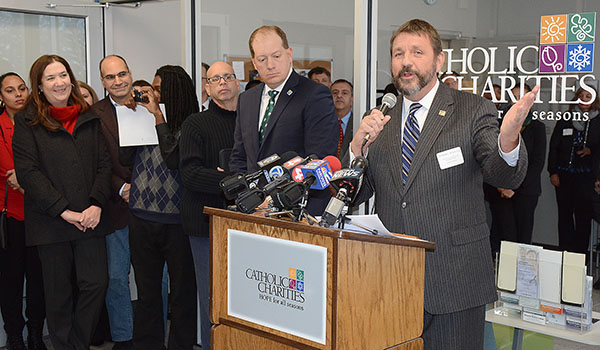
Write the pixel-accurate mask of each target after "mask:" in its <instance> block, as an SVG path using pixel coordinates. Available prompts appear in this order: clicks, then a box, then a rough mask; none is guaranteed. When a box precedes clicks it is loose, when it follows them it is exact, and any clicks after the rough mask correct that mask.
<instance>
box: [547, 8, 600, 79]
mask: <svg viewBox="0 0 600 350" xmlns="http://www.w3.org/2000/svg"><path fill="white" fill-rule="evenodd" d="M595 32H596V13H577V14H568V15H552V16H542V18H541V21H540V48H539V72H540V73H565V72H567V73H588V72H592V71H593V68H594V67H593V62H594V40H595Z"/></svg>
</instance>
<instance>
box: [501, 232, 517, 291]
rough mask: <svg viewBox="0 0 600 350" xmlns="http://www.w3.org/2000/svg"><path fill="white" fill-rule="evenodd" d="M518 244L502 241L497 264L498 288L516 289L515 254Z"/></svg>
mask: <svg viewBox="0 0 600 350" xmlns="http://www.w3.org/2000/svg"><path fill="white" fill-rule="evenodd" d="M518 253H519V244H518V243H514V242H509V241H502V242H501V245H500V263H499V266H498V288H499V289H503V290H507V291H510V292H514V291H515V290H516V289H517V256H518Z"/></svg>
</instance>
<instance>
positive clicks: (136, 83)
mask: <svg viewBox="0 0 600 350" xmlns="http://www.w3.org/2000/svg"><path fill="white" fill-rule="evenodd" d="M131 86H149V87H152V84H150V83H149V82H148V81H146V80H144V79H139V80H136V81H134V82H133V83H132V84H131Z"/></svg>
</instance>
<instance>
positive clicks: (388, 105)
mask: <svg viewBox="0 0 600 350" xmlns="http://www.w3.org/2000/svg"><path fill="white" fill-rule="evenodd" d="M397 101H398V99H397V98H396V95H394V94H392V93H391V92H388V93H387V94H385V95H383V99H382V100H381V106H379V108H378V109H379V110H380V111H381V113H383V115H385V114H386V113H387V112H388V111H389V110H390V109H392V108H394V106H395V105H396V102H397ZM370 137H371V135H369V134H367V135H365V137H364V138H363V143H362V146H361V149H362V148H364V147H365V145H366V144H367V141H369V138H370Z"/></svg>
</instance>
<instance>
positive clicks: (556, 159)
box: [548, 116, 600, 175]
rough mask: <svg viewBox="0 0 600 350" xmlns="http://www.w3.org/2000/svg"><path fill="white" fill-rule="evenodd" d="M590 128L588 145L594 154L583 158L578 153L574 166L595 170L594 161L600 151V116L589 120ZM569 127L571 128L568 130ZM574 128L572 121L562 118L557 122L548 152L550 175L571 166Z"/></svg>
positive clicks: (574, 157) (574, 156)
mask: <svg viewBox="0 0 600 350" xmlns="http://www.w3.org/2000/svg"><path fill="white" fill-rule="evenodd" d="M587 123H589V130H588V136H587V143H586V146H587V147H589V148H590V150H591V151H592V154H591V155H590V156H585V157H583V158H581V157H579V156H578V155H577V154H574V155H573V163H572V167H574V168H577V169H581V168H587V169H590V170H592V171H593V169H594V165H593V163H594V161H595V160H596V159H598V157H599V153H600V116H597V117H595V118H593V119H592V120H590V121H588V122H587ZM567 129H570V130H568V132H567V131H565V130H567ZM574 133H575V129H574V128H573V122H572V121H570V120H569V121H565V120H560V121H558V122H556V126H555V127H554V131H553V132H552V136H551V137H550V147H549V152H548V172H549V173H550V175H554V174H558V173H561V171H560V169H559V168H563V169H566V168H568V167H569V160H570V159H571V151H572V147H573V134H574Z"/></svg>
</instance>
